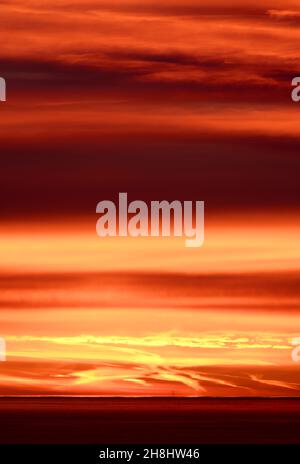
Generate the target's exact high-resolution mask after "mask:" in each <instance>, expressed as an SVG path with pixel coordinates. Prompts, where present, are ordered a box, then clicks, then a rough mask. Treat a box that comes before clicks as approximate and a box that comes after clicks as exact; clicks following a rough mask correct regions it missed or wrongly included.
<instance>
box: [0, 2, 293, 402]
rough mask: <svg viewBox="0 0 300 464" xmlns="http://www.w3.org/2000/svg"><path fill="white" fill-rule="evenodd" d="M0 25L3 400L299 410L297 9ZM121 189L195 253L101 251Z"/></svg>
mask: <svg viewBox="0 0 300 464" xmlns="http://www.w3.org/2000/svg"><path fill="white" fill-rule="evenodd" d="M0 14H1V29H0V41H1V52H0V76H2V77H4V78H6V80H7V89H8V94H7V97H8V98H7V102H6V103H5V104H3V103H1V104H0V147H1V148H0V150H1V155H0V172H1V174H2V178H1V186H0V211H1V218H2V221H1V224H0V289H1V291H0V336H2V337H5V339H6V341H7V362H6V363H0V394H5V395H6V394H11V395H35V394H38V395H64V394H70V395H85V394H90V395H140V396H143V395H187V396H198V395H200V396H203V395H204V396H205V395H213V396H215V395H216V396H223V395H224V396H235V395H237V396H259V395H262V396H265V395H275V396H300V382H299V368H300V366H299V365H298V364H297V363H294V362H292V360H291V348H292V346H291V339H292V338H293V337H299V336H300V307H299V267H300V247H299V232H300V220H299V187H298V183H299V179H298V177H299V174H298V173H299V169H300V166H299V149H300V141H299V107H298V106H297V105H296V104H294V103H292V102H291V99H290V91H291V86H290V82H291V80H292V78H293V77H294V76H296V75H299V71H298V70H299V62H300V47H299V45H298V43H299V39H300V32H299V18H300V9H299V2H298V0H297V1H296V0H285V1H283V0H273V1H271V0H270V1H269V0H265V1H264V2H258V0H247V1H243V2H241V1H236V0H233V1H231V2H228V1H225V0H210V1H209V2H208V1H204V2H199V1H196V0H189V1H183V0H178V1H175V0H165V1H163V2H159V1H158V0H143V1H139V2H138V1H134V0H119V1H118V0H117V1H112V0H110V1H104V0H89V1H83V0H73V1H72V2H71V1H68V0H53V1H51V2H50V1H44V2H37V1H34V0H10V1H2V2H1V5H0ZM121 191H127V192H128V193H129V196H130V199H131V200H135V199H141V200H145V201H149V200H155V199H168V200H172V199H179V200H182V201H183V200H189V199H194V200H195V199H198V200H204V201H205V202H206V230H205V245H204V247H203V248H200V249H186V248H185V247H184V243H183V240H181V239H172V238H170V239H169V238H165V239H151V238H149V239H130V238H128V239H100V238H99V237H97V236H96V232H95V225H96V219H97V218H96V215H95V213H94V211H95V207H96V204H97V202H98V201H100V200H102V199H114V198H115V197H116V195H117V194H118V192H121Z"/></svg>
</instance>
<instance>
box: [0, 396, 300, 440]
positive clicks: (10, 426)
mask: <svg viewBox="0 0 300 464" xmlns="http://www.w3.org/2000/svg"><path fill="white" fill-rule="evenodd" d="M0 432H1V433H0V443H2V444H3V443H94V444H101V443H105V444H113V443H119V444H122V443H123V444H124V443H136V444H138V443H144V444H146V443H165V444H166V443H168V444H176V443H183V444H184V443H190V444H203V443H298V444H299V443H300V399H205V398H199V399H198V398H195V399H194V398H193V399H192V398H191V399H185V398H178V399H176V398H139V399H135V398H130V399H128V398H89V399H87V398H0Z"/></svg>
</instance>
